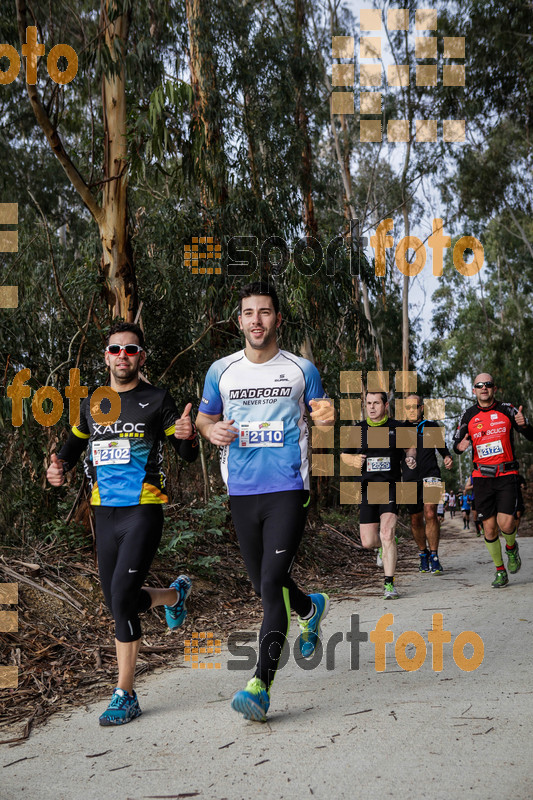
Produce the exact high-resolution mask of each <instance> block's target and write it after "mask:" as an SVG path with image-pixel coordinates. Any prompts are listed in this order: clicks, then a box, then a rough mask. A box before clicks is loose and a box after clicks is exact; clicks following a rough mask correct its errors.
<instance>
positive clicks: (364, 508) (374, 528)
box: [341, 392, 416, 600]
mask: <svg viewBox="0 0 533 800" xmlns="http://www.w3.org/2000/svg"><path fill="white" fill-rule="evenodd" d="M366 414H367V416H366V419H365V420H364V421H363V422H361V423H360V424H359V426H358V427H359V428H360V429H361V447H357V448H346V449H345V450H344V452H343V453H341V459H342V460H343V462H344V463H345V464H347V465H348V466H351V467H355V468H356V469H360V470H361V504H360V507H359V530H360V534H361V542H362V544H363V547H366V548H368V549H369V550H371V549H373V548H375V547H378V546H379V545H381V547H382V556H381V558H382V563H383V572H384V588H383V599H384V600H396V599H397V598H398V597H399V596H400V595H399V593H398V590H397V588H396V586H395V585H394V573H395V572H396V561H397V557H398V548H397V547H396V536H395V530H396V523H397V521H398V504H397V502H396V483H397V482H398V481H399V480H400V478H401V474H402V467H401V464H402V461H403V459H404V458H405V462H406V464H407V465H408V468H409V469H410V470H413V469H414V468H415V467H416V458H415V456H416V448H415V447H411V448H409V449H407V450H404V448H402V447H398V445H397V444H396V432H397V429H398V428H403V427H404V423H403V422H397V421H396V420H395V419H390V417H389V401H388V399H387V394H386V393H385V392H367V395H366ZM377 428H383V429H384V431H387V434H386V437H385V441H386V443H387V446H386V447H383V446H374V444H373V442H372V438H373V435H374V432H376V429H377ZM378 483H380V484H382V486H384V487H386V488H385V496H384V497H382V498H381V499H380V501H379V502H377V503H376V502H374V501H372V499H371V498H369V493H371V492H372V488H373V487H372V484H378Z"/></svg>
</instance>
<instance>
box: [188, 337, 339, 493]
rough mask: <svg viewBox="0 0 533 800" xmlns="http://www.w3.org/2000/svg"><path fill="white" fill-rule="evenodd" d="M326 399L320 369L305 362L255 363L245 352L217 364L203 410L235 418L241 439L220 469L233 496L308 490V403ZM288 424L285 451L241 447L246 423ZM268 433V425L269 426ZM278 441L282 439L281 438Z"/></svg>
mask: <svg viewBox="0 0 533 800" xmlns="http://www.w3.org/2000/svg"><path fill="white" fill-rule="evenodd" d="M322 397H324V389H323V388H322V381H321V380H320V375H319V374H318V370H317V368H316V367H315V366H314V364H311V362H310V361H308V360H307V359H306V358H300V357H299V356H295V355H293V354H292V353H287V352H286V351H285V350H279V351H278V352H277V353H276V355H275V356H274V358H271V359H270V361H267V362H265V363H264V364H254V363H253V362H252V361H249V360H248V358H246V355H245V353H244V350H240V351H239V352H238V353H233V354H232V355H230V356H226V357H225V358H221V359H220V360H219V361H215V362H214V363H213V364H212V365H211V366H210V368H209V371H208V373H207V375H206V378H205V385H204V392H203V397H202V402H201V405H200V411H201V412H202V414H213V415H218V414H221V415H222V418H223V419H224V420H230V419H234V420H235V424H234V427H235V428H239V437H238V438H237V439H235V441H233V442H232V443H231V444H230V445H226V446H225V447H222V448H221V452H220V469H221V472H222V478H223V479H224V482H225V484H226V486H227V489H228V494H230V495H247V494H269V493H270V492H286V491H292V490H294V489H309V465H308V460H307V440H308V430H307V421H306V418H305V410H306V407H307V408H310V405H309V402H310V401H311V400H316V399H320V398H322ZM250 422H255V423H267V422H270V423H272V422H277V423H278V425H277V426H271V427H277V428H279V427H280V425H279V423H280V422H282V423H283V446H282V447H279V446H278V447H270V446H267V447H254V446H246V447H240V446H239V440H240V439H241V437H242V436H244V435H245V434H244V433H243V431H241V429H240V425H241V423H250ZM264 427H265V428H267V427H268V426H264ZM277 435H278V436H279V434H277Z"/></svg>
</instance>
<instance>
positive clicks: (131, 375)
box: [46, 322, 198, 725]
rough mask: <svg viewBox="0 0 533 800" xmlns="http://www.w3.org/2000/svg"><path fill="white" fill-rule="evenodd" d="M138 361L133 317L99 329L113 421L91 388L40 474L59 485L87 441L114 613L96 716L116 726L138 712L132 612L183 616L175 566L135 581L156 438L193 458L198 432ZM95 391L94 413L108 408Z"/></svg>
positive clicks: (138, 335) (159, 511)
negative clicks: (112, 668)
mask: <svg viewBox="0 0 533 800" xmlns="http://www.w3.org/2000/svg"><path fill="white" fill-rule="evenodd" d="M145 361H146V352H145V350H144V334H143V332H142V330H141V328H140V327H139V326H138V325H135V324H133V323H129V322H119V323H117V324H116V325H114V326H113V327H112V328H111V330H110V332H109V336H108V340H107V347H106V349H105V363H106V364H107V366H108V368H109V373H110V384H111V389H113V390H114V391H116V392H118V393H119V396H120V416H119V418H118V420H117V421H116V422H115V423H114V424H113V425H105V424H98V423H96V422H95V420H94V419H93V416H92V414H91V397H87V398H86V399H85V400H84V401H83V402H82V404H81V407H80V421H79V423H78V424H77V425H75V426H74V427H73V428H72V432H71V433H70V434H69V437H68V439H67V441H66V442H65V444H64V445H63V447H62V448H61V450H60V451H59V453H58V454H57V456H56V455H55V454H52V456H51V464H50V466H49V467H48V471H47V473H46V477H47V479H48V481H49V482H50V483H51V484H52V486H62V485H63V483H64V481H65V473H66V472H67V471H68V470H69V469H72V468H73V467H74V466H75V464H76V462H77V461H78V459H79V457H80V456H81V454H82V453H83V452H84V451H85V449H86V448H87V446H88V450H87V455H86V457H85V463H84V467H85V474H86V475H87V477H88V479H89V485H90V488H91V505H92V507H93V510H94V515H95V525H96V551H97V554H98V570H99V573H100V582H101V584H102V591H103V593H104V597H105V601H106V603H107V605H108V607H109V609H110V610H111V613H112V614H113V619H114V620H115V647H116V653H117V662H118V681H117V687H116V689H115V690H114V692H113V696H112V698H111V702H110V704H109V706H108V708H107V710H106V711H105V712H104V713H103V714H102V715H101V717H100V725H123V724H125V723H127V722H130V721H131V720H133V719H135V718H136V717H138V716H140V714H141V713H142V712H141V709H140V707H139V702H138V700H137V695H136V693H135V692H134V690H133V681H134V677H135V664H136V662H137V655H138V652H139V647H140V644H141V623H140V620H139V613H141V612H144V611H148V609H149V608H154V607H155V606H162V605H164V606H165V607H166V608H165V616H166V620H167V624H168V625H169V627H170V628H171V629H174V628H178V627H179V626H180V625H181V624H182V623H183V620H184V619H185V616H186V614H187V611H186V610H185V600H186V599H187V597H188V595H189V592H190V590H191V580H190V578H188V577H187V576H186V575H180V576H179V577H178V578H177V579H176V580H175V581H174V582H173V583H172V584H171V585H170V588H168V589H154V588H152V587H151V586H144V585H143V584H144V581H145V578H146V576H147V574H148V571H149V569H150V566H151V564H152V560H153V558H154V556H155V554H156V551H157V548H158V546H159V542H160V539H161V533H162V530H163V504H164V503H166V502H167V496H166V494H165V476H164V474H163V472H162V471H161V464H162V461H163V456H162V447H163V442H164V441H167V442H170V443H172V445H173V447H174V449H175V450H176V452H177V453H178V454H179V455H180V456H181V457H182V458H184V459H185V461H189V462H192V461H194V460H195V459H196V456H197V455H198V437H197V434H196V430H195V427H194V425H193V423H192V420H191V417H190V412H191V408H192V405H191V404H190V403H188V404H187V406H186V407H185V410H184V412H183V414H182V415H181V416H180V414H179V412H178V410H177V408H176V405H175V403H174V401H173V400H172V398H171V396H170V394H169V393H168V392H167V391H166V390H165V389H159V388H157V387H156V386H152V385H151V384H149V383H147V382H146V381H142V380H141V379H140V377H139V371H140V369H141V367H142V366H143V364H144V362H145ZM110 407H111V406H110V402H109V400H108V399H107V398H105V399H104V400H102V404H101V408H102V412H103V413H108V412H109V410H110Z"/></svg>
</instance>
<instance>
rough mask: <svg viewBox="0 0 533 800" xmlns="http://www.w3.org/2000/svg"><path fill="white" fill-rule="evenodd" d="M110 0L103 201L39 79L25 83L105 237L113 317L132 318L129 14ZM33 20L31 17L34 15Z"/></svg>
mask: <svg viewBox="0 0 533 800" xmlns="http://www.w3.org/2000/svg"><path fill="white" fill-rule="evenodd" d="M15 2H16V9H17V23H18V29H19V37H20V41H21V44H23V43H24V42H25V41H26V28H27V24H28V17H27V6H26V0H15ZM111 5H112V0H106V3H105V4H103V5H102V13H101V17H100V36H101V37H103V41H104V43H105V45H106V46H107V48H108V49H109V52H110V57H111V60H112V62H113V65H114V69H113V73H114V74H113V75H111V74H109V73H106V74H104V76H103V78H102V116H103V128H104V170H103V177H102V180H101V181H99V182H97V183H96V185H95V188H96V189H98V187H100V186H101V187H103V188H102V201H101V203H100V202H98V200H97V195H96V194H95V192H94V191H93V187H92V186H90V185H88V183H87V181H86V180H85V179H84V177H83V176H82V175H81V174H80V172H79V171H78V169H77V167H76V165H75V164H74V162H73V161H72V159H71V157H70V155H69V154H68V152H67V150H66V149H65V146H64V145H63V142H62V139H61V136H60V134H59V131H58V129H57V127H56V125H55V124H54V123H52V120H51V119H50V116H49V114H48V111H47V110H46V108H45V107H44V105H43V103H42V101H41V98H40V95H39V91H38V89H37V84H34V85H32V84H28V83H27V84H26V86H27V91H28V97H29V100H30V104H31V107H32V110H33V113H34V115H35V118H36V120H37V122H38V123H39V125H40V127H41V129H42V130H43V132H44V134H45V136H46V138H47V140H48V144H49V145H50V148H51V150H52V152H53V153H54V155H55V156H56V158H57V160H58V161H59V163H60V164H61V166H62V167H63V169H64V171H65V173H66V175H67V177H68V179H69V180H70V182H71V184H72V186H73V187H74V188H75V189H76V191H77V192H78V194H79V196H80V198H81V200H82V201H83V203H84V204H85V206H86V207H87V209H88V210H89V212H90V213H91V215H92V217H93V219H94V220H95V222H96V223H97V225H98V229H99V233H100V241H101V243H102V260H101V264H100V270H101V274H102V277H103V283H104V287H105V290H104V291H105V294H106V300H107V304H108V308H109V312H110V315H111V316H112V317H120V318H122V319H125V320H127V321H129V322H133V320H134V319H135V315H136V313H137V306H138V297H137V283H136V279H135V268H134V264H133V260H132V250H131V239H130V231H129V229H128V220H127V200H126V195H127V188H128V177H127V168H128V162H127V147H126V89H125V79H124V64H123V57H124V53H125V52H126V46H127V38H128V28H129V18H128V15H127V14H122V15H120V16H118V17H116V18H115V19H114V20H113V21H110V19H109V16H108V11H109V9H110V8H111ZM32 21H33V20H32Z"/></svg>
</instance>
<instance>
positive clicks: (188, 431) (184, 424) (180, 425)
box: [174, 403, 193, 439]
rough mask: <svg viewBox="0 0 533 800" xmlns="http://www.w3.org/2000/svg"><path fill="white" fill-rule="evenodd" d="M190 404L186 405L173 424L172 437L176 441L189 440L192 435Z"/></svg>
mask: <svg viewBox="0 0 533 800" xmlns="http://www.w3.org/2000/svg"><path fill="white" fill-rule="evenodd" d="M191 410H192V403H187V405H186V406H185V408H184V410H183V414H182V415H181V417H180V418H179V419H177V420H175V422H174V428H175V430H174V436H175V437H176V439H190V438H191V437H192V435H193V427H192V419H191Z"/></svg>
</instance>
